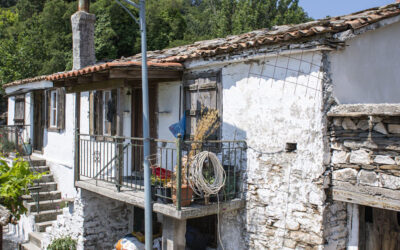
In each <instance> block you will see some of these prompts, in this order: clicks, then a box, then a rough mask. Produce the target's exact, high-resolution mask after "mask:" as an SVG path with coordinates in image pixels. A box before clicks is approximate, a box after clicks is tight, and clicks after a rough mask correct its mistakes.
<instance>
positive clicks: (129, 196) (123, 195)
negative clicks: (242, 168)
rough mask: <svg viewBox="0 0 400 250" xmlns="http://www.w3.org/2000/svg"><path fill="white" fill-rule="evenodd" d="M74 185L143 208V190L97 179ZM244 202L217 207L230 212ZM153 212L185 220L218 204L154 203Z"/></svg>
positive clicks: (215, 208) (212, 210) (208, 212)
mask: <svg viewBox="0 0 400 250" xmlns="http://www.w3.org/2000/svg"><path fill="white" fill-rule="evenodd" d="M75 186H76V187H78V188H82V189H85V190H87V191H90V192H93V193H96V194H99V195H102V196H105V197H108V198H111V199H114V200H118V201H122V202H125V203H128V204H131V205H134V206H137V207H141V208H144V192H142V191H131V190H128V189H126V188H122V189H121V192H117V190H116V188H115V185H113V184H111V183H107V182H103V181H98V182H97V185H96V181H94V180H84V181H76V182H75ZM245 204H246V202H245V201H244V200H241V199H234V200H231V201H228V202H220V204H219V209H220V211H221V212H230V211H234V210H239V209H242V208H244V207H245ZM153 212H156V213H160V214H163V215H166V216H169V217H172V218H175V219H178V220H186V219H192V218H198V217H204V216H208V215H212V214H217V213H218V204H216V203H215V204H210V205H197V204H193V205H191V206H190V207H182V210H181V211H178V210H177V209H176V206H174V205H172V204H161V203H154V204H153Z"/></svg>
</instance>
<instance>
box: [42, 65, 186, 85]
mask: <svg viewBox="0 0 400 250" xmlns="http://www.w3.org/2000/svg"><path fill="white" fill-rule="evenodd" d="M182 72H183V65H182V64H180V63H154V62H149V63H148V79H149V84H155V83H158V82H169V81H180V80H181V79H182ZM48 79H49V80H51V81H53V82H54V86H55V87H65V88H66V91H67V93H76V92H84V91H90V90H97V89H107V88H116V87H123V86H132V87H140V86H141V79H142V72H141V63H140V62H137V61H128V62H110V63H104V64H98V65H94V66H88V67H85V68H83V69H80V70H74V71H69V72H63V73H56V74H53V75H50V76H48Z"/></svg>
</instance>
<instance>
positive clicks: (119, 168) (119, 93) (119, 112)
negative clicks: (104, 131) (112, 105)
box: [116, 88, 124, 192]
mask: <svg viewBox="0 0 400 250" xmlns="http://www.w3.org/2000/svg"><path fill="white" fill-rule="evenodd" d="M123 98H124V95H123V89H122V88H118V89H117V100H116V101H117V128H116V129H117V131H116V134H117V136H121V137H122V136H123V135H124V133H123V122H124V119H123V115H124V114H123V107H124V105H123V103H124V102H123ZM116 150H117V151H116V153H117V155H118V158H117V159H118V162H117V172H116V174H117V181H118V183H117V188H118V192H119V191H120V190H121V186H122V179H123V171H124V139H123V138H121V139H117V148H116Z"/></svg>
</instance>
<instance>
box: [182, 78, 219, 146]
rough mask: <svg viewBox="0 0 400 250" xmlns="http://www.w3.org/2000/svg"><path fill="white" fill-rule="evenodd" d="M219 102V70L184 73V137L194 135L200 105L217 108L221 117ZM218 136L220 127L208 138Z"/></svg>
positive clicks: (216, 137) (217, 137)
mask: <svg viewBox="0 0 400 250" xmlns="http://www.w3.org/2000/svg"><path fill="white" fill-rule="evenodd" d="M221 103H222V95H221V71H213V72H203V73H199V74H193V75H190V74H188V75H186V76H185V77H184V107H185V114H186V135H185V137H187V138H189V136H190V138H192V137H193V136H194V133H195V131H196V124H197V121H198V120H199V118H200V113H201V108H202V107H205V108H209V109H216V110H218V112H219V116H220V119H221V114H222V107H221ZM219 137H220V129H218V130H217V131H216V133H215V134H214V135H213V136H210V138H208V139H219Z"/></svg>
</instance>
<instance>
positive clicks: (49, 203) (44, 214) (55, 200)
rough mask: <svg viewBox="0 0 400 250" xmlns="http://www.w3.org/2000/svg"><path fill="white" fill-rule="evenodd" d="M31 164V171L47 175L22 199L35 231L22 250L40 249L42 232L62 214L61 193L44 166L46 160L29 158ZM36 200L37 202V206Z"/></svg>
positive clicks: (30, 234) (48, 169) (48, 170)
mask: <svg viewBox="0 0 400 250" xmlns="http://www.w3.org/2000/svg"><path fill="white" fill-rule="evenodd" d="M31 163H32V165H33V169H32V170H33V171H37V172H41V173H43V172H47V174H46V175H44V176H43V177H42V179H40V180H38V181H37V183H38V184H39V186H38V188H37V189H33V190H31V195H28V196H25V197H23V198H24V199H25V201H24V204H25V207H26V208H27V209H28V212H27V215H31V216H33V218H34V221H35V229H34V232H31V233H29V241H28V242H27V243H25V244H23V245H22V249H25V250H38V249H41V247H42V237H43V232H45V231H46V228H47V227H49V226H51V225H52V223H53V221H55V220H57V215H59V214H61V213H62V209H61V208H60V206H61V203H62V200H61V192H59V191H58V190H57V183H56V182H55V181H54V176H53V175H52V174H51V173H50V168H49V167H48V166H47V165H46V160H43V159H39V158H34V157H31ZM36 197H38V199H37V198H36ZM36 200H39V206H38V205H37V202H36ZM38 208H39V211H38Z"/></svg>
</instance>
